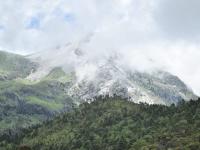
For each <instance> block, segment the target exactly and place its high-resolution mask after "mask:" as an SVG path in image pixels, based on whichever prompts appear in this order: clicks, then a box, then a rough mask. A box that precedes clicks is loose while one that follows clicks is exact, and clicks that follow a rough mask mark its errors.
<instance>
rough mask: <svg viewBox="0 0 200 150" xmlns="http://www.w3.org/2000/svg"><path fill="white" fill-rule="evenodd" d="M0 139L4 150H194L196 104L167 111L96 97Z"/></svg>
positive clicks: (199, 113) (199, 114)
mask: <svg viewBox="0 0 200 150" xmlns="http://www.w3.org/2000/svg"><path fill="white" fill-rule="evenodd" d="M5 135H7V136H5ZM11 135H12V136H11ZM2 137H4V138H2ZM0 139H1V140H2V142H1V146H2V147H4V149H6V150H9V149H15V148H18V149H19V150H23V149H26V150H29V149H31V150H54V149H57V150H67V149H70V150H139V149H143V150H149V149H152V150H165V149H166V150H167V149H181V150H182V149H184V150H197V149H200V99H199V100H198V101H190V102H184V101H182V102H180V103H179V104H178V106H175V105H171V106H170V107H168V106H162V105H148V104H142V103H141V104H135V103H133V102H129V101H127V100H122V99H120V98H105V99H102V98H98V99H97V100H96V101H94V102H92V103H90V104H89V103H84V104H81V105H80V107H79V108H78V109H75V110H74V111H72V112H70V113H66V114H64V115H62V116H58V117H56V118H55V119H54V120H52V121H48V122H46V123H45V124H43V125H41V126H39V127H34V128H32V129H28V130H24V131H22V133H21V134H20V132H19V133H18V132H16V131H15V134H12V132H11V131H10V136H9V134H4V135H1V137H0ZM12 139H14V140H12ZM3 140H4V141H3ZM8 143H9V144H8Z"/></svg>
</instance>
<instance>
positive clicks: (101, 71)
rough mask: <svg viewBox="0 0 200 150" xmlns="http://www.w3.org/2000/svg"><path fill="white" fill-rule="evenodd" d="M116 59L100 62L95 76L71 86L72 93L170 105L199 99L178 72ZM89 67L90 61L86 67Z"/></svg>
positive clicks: (89, 96)
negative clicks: (130, 65)
mask: <svg viewBox="0 0 200 150" xmlns="http://www.w3.org/2000/svg"><path fill="white" fill-rule="evenodd" d="M115 61H116V60H114V59H108V60H107V61H105V62H104V63H103V64H102V63H101V64H97V66H96V68H97V70H96V71H95V73H94V74H95V75H94V77H92V78H83V80H81V81H80V82H76V84H74V85H73V86H72V87H70V88H69V89H67V91H68V95H71V96H73V97H77V98H78V99H83V100H91V99H93V98H94V97H96V96H100V95H110V96H113V95H117V96H121V97H124V98H128V99H129V100H130V101H133V102H137V103H139V102H147V103H150V104H165V105H170V104H172V103H177V102H178V101H180V100H182V99H185V100H187V101H188V100H190V99H197V97H196V96H195V94H193V92H192V91H191V90H190V89H189V88H188V87H187V86H186V84H184V83H183V82H182V81H181V80H180V79H179V78H178V77H177V76H174V75H172V74H170V73H168V72H164V71H154V72H151V73H148V72H138V71H134V70H129V69H124V68H122V67H121V66H120V65H117V63H116V62H115ZM87 67H89V66H88V64H87V63H86V64H85V66H84V68H87Z"/></svg>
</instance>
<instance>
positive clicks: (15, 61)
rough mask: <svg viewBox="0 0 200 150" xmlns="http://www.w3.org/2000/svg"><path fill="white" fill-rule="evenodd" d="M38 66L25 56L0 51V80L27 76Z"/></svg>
mask: <svg viewBox="0 0 200 150" xmlns="http://www.w3.org/2000/svg"><path fill="white" fill-rule="evenodd" d="M37 66H38V64H36V63H33V62H31V61H30V60H29V59H27V58H25V57H24V56H20V55H17V54H11V53H7V52H3V51H0V80H5V79H15V78H25V77H26V76H28V75H29V74H30V73H31V72H34V71H35V70H36V69H37Z"/></svg>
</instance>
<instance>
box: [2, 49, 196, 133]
mask: <svg viewBox="0 0 200 150" xmlns="http://www.w3.org/2000/svg"><path fill="white" fill-rule="evenodd" d="M72 48H73V47H71V50H72V51H71V53H74V56H76V57H73V58H76V59H78V68H76V67H75V68H73V69H72V68H71V69H70V70H71V71H70V72H69V71H68V73H66V72H65V71H63V69H62V65H61V67H58V66H54V67H52V66H47V68H48V69H46V68H45V65H44V64H40V63H41V61H38V62H37V59H35V60H34V62H33V61H32V59H30V58H27V57H23V56H19V55H15V54H10V53H6V52H1V53H0V56H1V57H0V62H2V64H1V65H0V70H2V71H1V73H0V76H1V77H2V78H1V80H0V130H5V129H8V128H14V127H27V126H30V125H33V124H37V123H40V122H42V121H44V120H46V119H48V118H51V117H52V116H54V115H56V114H57V113H60V112H63V111H69V110H71V108H72V107H73V106H74V105H76V104H81V103H83V102H84V101H87V100H89V101H91V100H92V99H94V97H96V96H99V95H103V96H105V95H110V96H114V95H118V96H121V97H123V98H128V100H129V101H133V102H137V103H139V102H147V103H150V104H155V103H156V104H166V105H169V104H171V103H177V102H178V101H180V100H181V99H185V100H189V99H196V96H195V95H194V94H193V92H192V91H191V90H190V89H188V88H187V86H186V85H185V84H184V83H183V82H182V81H181V80H180V79H179V78H178V77H176V76H173V75H171V74H169V73H166V72H163V71H159V72H158V71H157V72H154V73H145V72H137V71H133V70H130V69H124V68H123V67H122V66H120V65H119V64H117V63H116V60H117V59H116V58H112V59H108V60H104V61H102V62H103V63H102V62H101V63H95V64H94V63H93V64H91V62H89V61H88V60H87V59H86V58H84V54H83V53H82V52H81V50H80V49H75V50H74V49H72ZM63 53H64V52H63ZM61 54H62V53H61ZM61 54H59V55H61ZM59 55H58V56H59ZM59 57H60V56H59ZM54 61H55V60H54ZM65 61H66V60H65ZM75 61H76V60H75ZM68 65H69V64H68ZM91 66H93V67H94V68H95V69H93V68H92V69H93V70H92V72H91ZM66 67H67V68H69V67H68V66H67V64H66ZM40 69H42V70H40ZM44 70H45V73H44V74H43V75H42V76H40V75H41V72H43V71H44ZM2 72H4V73H2ZM38 75H39V76H38ZM80 76H81V78H80ZM91 76H92V77H91Z"/></svg>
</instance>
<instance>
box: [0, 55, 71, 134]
mask: <svg viewBox="0 0 200 150" xmlns="http://www.w3.org/2000/svg"><path fill="white" fill-rule="evenodd" d="M37 67H38V64H36V63H34V62H31V61H30V60H29V59H26V58H25V57H23V56H20V55H15V54H10V53H6V52H0V132H1V131H3V130H5V129H9V128H18V127H28V126H31V125H33V124H38V123H41V122H42V121H44V120H46V119H48V118H50V117H52V116H54V115H55V114H57V113H60V112H63V111H69V110H70V109H71V107H72V106H73V105H74V104H73V100H72V99H71V98H70V97H69V96H67V95H66V93H65V91H64V87H65V86H68V85H69V84H70V82H71V78H70V75H67V74H65V72H64V71H63V70H62V69H61V68H55V69H53V70H52V71H51V72H50V73H49V74H48V75H47V76H46V77H44V78H43V79H41V80H40V81H30V80H27V79H26V77H27V76H28V75H29V74H31V73H32V72H34V71H36V69H37Z"/></svg>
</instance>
